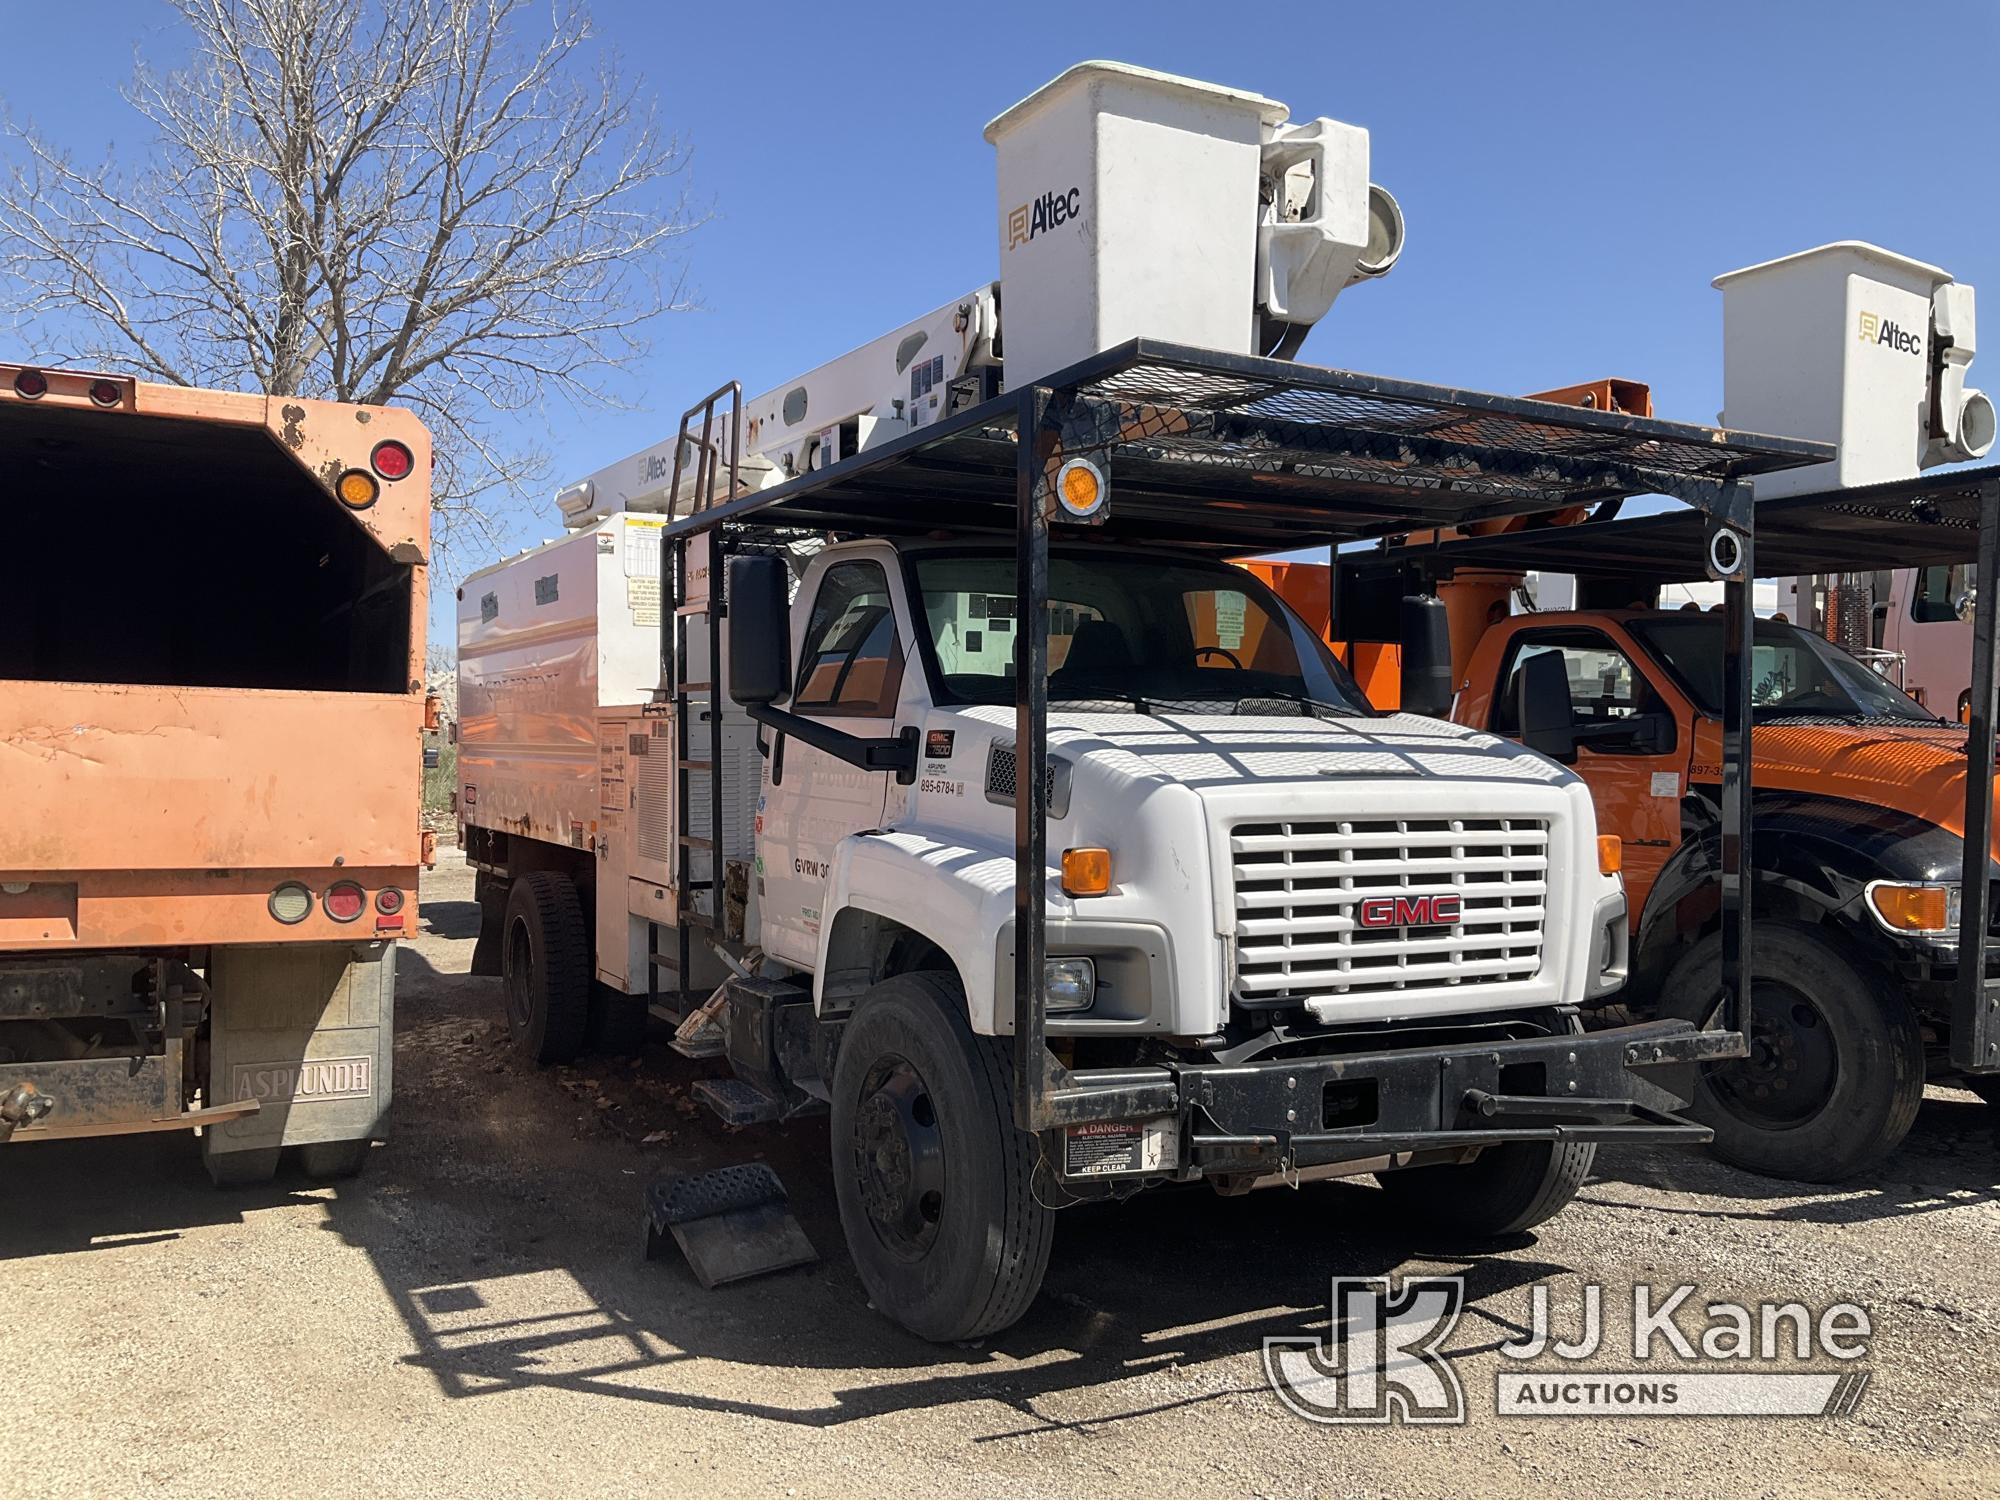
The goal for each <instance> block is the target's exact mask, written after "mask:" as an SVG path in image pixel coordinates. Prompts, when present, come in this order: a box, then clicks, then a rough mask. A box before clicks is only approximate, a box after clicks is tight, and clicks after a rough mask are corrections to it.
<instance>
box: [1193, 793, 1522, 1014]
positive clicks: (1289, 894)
mask: <svg viewBox="0 0 2000 1500" xmlns="http://www.w3.org/2000/svg"><path fill="white" fill-rule="evenodd" d="M1229 844H1230V862H1231V874H1232V878H1233V881H1234V886H1235V892H1234V894H1235V901H1236V933H1237V956H1236V985H1235V993H1236V999H1237V1001H1238V1002H1239V1003H1240V1004H1243V1005H1248V1006H1260V1005H1265V1006H1269V1005H1292V1004H1297V1003H1300V1002H1302V1001H1306V1000H1314V999H1320V1000H1326V999H1340V998H1344V997H1347V996H1352V995H1367V994H1377V993H1383V992H1400V993H1402V994H1405V995H1408V996H1410V997H1411V998H1420V997H1422V996H1423V995H1425V994H1429V993H1435V992H1443V991H1452V990H1458V989H1461V988H1463V987H1464V986H1467V985H1490V984H1509V983H1514V982H1517V981H1520V980H1524V979H1532V978H1533V977H1534V976H1535V975H1536V974H1537V973H1538V972H1539V971H1540V969H1541V965H1542V929H1543V925H1544V921H1545V917H1546V913H1547V901H1548V874H1549V858H1548V849H1549V824H1548V821H1547V820H1546V819H1543V818H1376V819H1340V820H1313V821H1298V822H1281V823H1242V824H1238V825H1237V826H1236V827H1235V828H1234V829H1233V830H1231V835H1230V841H1229ZM1425 894H1430V895H1446V894H1455V895H1458V896H1461V897H1463V898H1464V908H1463V912H1462V915H1461V917H1460V920H1459V921H1457V922H1455V923H1452V924H1449V925H1439V926H1432V927H1381V928H1364V927H1362V926H1361V925H1360V922H1359V920H1358V917H1357V913H1358V909H1359V906H1360V903H1361V902H1362V901H1363V900H1365V899H1366V898H1368V897H1370V896H1383V895H1391V896H1415V895H1425Z"/></svg>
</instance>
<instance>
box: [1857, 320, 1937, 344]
mask: <svg viewBox="0 0 2000 1500" xmlns="http://www.w3.org/2000/svg"><path fill="white" fill-rule="evenodd" d="M1860 339H1861V342H1862V343H1864V344H1887V345H1888V346H1889V347H1890V348H1891V349H1894V350H1895V351H1896V352H1897V353H1898V354H1922V353H1923V352H1924V336H1923V335H1922V334H1921V333H1911V332H1910V331H1909V330H1908V329H1907V328H1905V327H1903V325H1902V324H1900V323H1898V322H1896V321H1895V320H1894V319H1893V318H1882V317H1877V316H1876V315H1875V314H1874V313H1872V312H1865V313H1863V314H1862V315H1861V333H1860Z"/></svg>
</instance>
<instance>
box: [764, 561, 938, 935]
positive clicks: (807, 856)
mask: <svg viewBox="0 0 2000 1500" xmlns="http://www.w3.org/2000/svg"><path fill="white" fill-rule="evenodd" d="M808 597H809V598H810V599H811V603H810V605H809V606H807V607H806V616H805V627H804V630H803V632H802V633H801V634H800V636H799V641H798V651H797V653H796V658H795V659H796V661H797V668H796V671H795V674H794V678H793V689H792V697H791V701H790V702H789V703H787V704H786V705H785V707H787V708H789V709H790V710H791V711H792V712H793V713H796V714H799V715H802V716H803V717H806V718H812V719H824V720H825V721H826V722H827V723H828V724H829V725H831V726H832V727H833V728H836V729H841V730H844V731H846V732H847V733H849V734H855V735H863V736H868V737H871V738H875V737H886V736H889V735H892V734H894V732H895V729H894V720H895V717H896V705H897V699H898V697H899V696H900V693H901V689H902V681H903V663H904V655H905V650H904V642H905V640H906V639H907V632H906V631H905V629H904V628H903V626H902V625H901V624H900V623H899V621H898V618H897V602H896V597H895V594H894V592H893V591H892V589H891V588H890V569H889V567H888V565H887V563H886V562H885V561H884V560H883V559H882V558H878V557H874V556H859V557H854V556H843V557H841V558H839V559H837V560H835V561H833V562H831V563H829V564H828V565H827V566H826V567H825V568H824V569H823V570H822V571H820V572H819V573H818V575H817V577H816V578H815V577H814V576H812V575H808V577H807V579H806V582H805V586H804V587H803V588H802V589H801V590H800V604H801V605H804V603H805V600H806V599H807V598H808ZM794 618H796V614H795V616H794ZM765 738H766V740H767V741H768V742H769V754H768V755H767V756H766V757H765V760H764V786H763V795H762V796H761V797H760V798H759V799H758V804H757V866H756V870H757V881H758V893H759V911H758V926H759V931H760V932H761V934H762V942H763V946H764V949H765V951H766V952H768V953H771V954H772V955H774V956H776V957H778V958H782V959H785V960H787V961H788V962H791V963H796V964H800V965H802V966H805V967H807V968H810V967H812V966H813V965H814V964H816V963H817V962H818V960H819V934H820V926H821V920H822V909H823V906H824V903H825V898H826V890H827V882H828V878H829V876H830V874H831V872H832V867H833V856H834V852H835V850H836V849H837V848H838V846H839V844H840V841H841V840H842V839H844V838H846V837H848V836H849V835H850V834H855V833H860V832H863V831H865V830H867V829H871V828H879V827H881V826H882V816H883V806H884V803H885V801H886V800H887V797H888V792H889V773H888V772H886V771H864V770H862V769H861V768H860V767H858V766H852V765H849V764H848V763H847V762H846V761H843V760H837V759H835V758H834V757H833V756H831V755H828V754H827V753H826V752H825V751H823V750H815V749H813V748H812V747H811V746H810V745H805V744H801V743H800V742H799V741H798V740H796V739H790V738H787V737H784V736H774V735H772V734H771V732H770V731H769V730H766V731H765Z"/></svg>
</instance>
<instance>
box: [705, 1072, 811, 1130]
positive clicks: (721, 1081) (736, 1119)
mask: <svg viewBox="0 0 2000 1500" xmlns="http://www.w3.org/2000/svg"><path fill="white" fill-rule="evenodd" d="M688 1093H690V1094H691V1095H693V1096H694V1097H695V1098H696V1099H698V1100H700V1101H701V1102H702V1103H703V1104H706V1105H707V1106H708V1107H709V1109H710V1111H711V1112H713V1113H714V1115H715V1117H716V1118H717V1119H719V1120H720V1121H722V1123H723V1124H725V1125H768V1124H770V1123H771V1121H773V1120H782V1119H784V1118H785V1116H786V1114H787V1113H789V1111H790V1106H789V1105H788V1104H786V1103H785V1101H784V1100H782V1099H779V1098H776V1097H774V1096H772V1095H770V1094H767V1093H765V1092H764V1091H763V1090H762V1089H760V1088H758V1087H757V1086H756V1085H755V1084H751V1083H745V1082H744V1081H743V1080H742V1079H741V1078H703V1079H700V1080H699V1081H697V1082H696V1083H694V1084H693V1085H691V1086H690V1087H689V1089H688Z"/></svg>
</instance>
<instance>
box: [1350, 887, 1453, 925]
mask: <svg viewBox="0 0 2000 1500" xmlns="http://www.w3.org/2000/svg"><path fill="white" fill-rule="evenodd" d="M1464 915H1465V898H1464V897H1463V896H1459V895H1455V894H1453V895H1443V896H1369V897H1368V898H1366V899H1365V900H1363V901H1362V903H1361V908H1360V910H1359V911H1358V912H1357V913H1356V914H1355V920H1356V921H1358V922H1359V923H1360V924H1361V925H1362V926H1363V927H1449V926H1451V925H1452V924H1453V923H1454V922H1456V921H1458V920H1459V918H1460V917H1462V916H1464Z"/></svg>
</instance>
